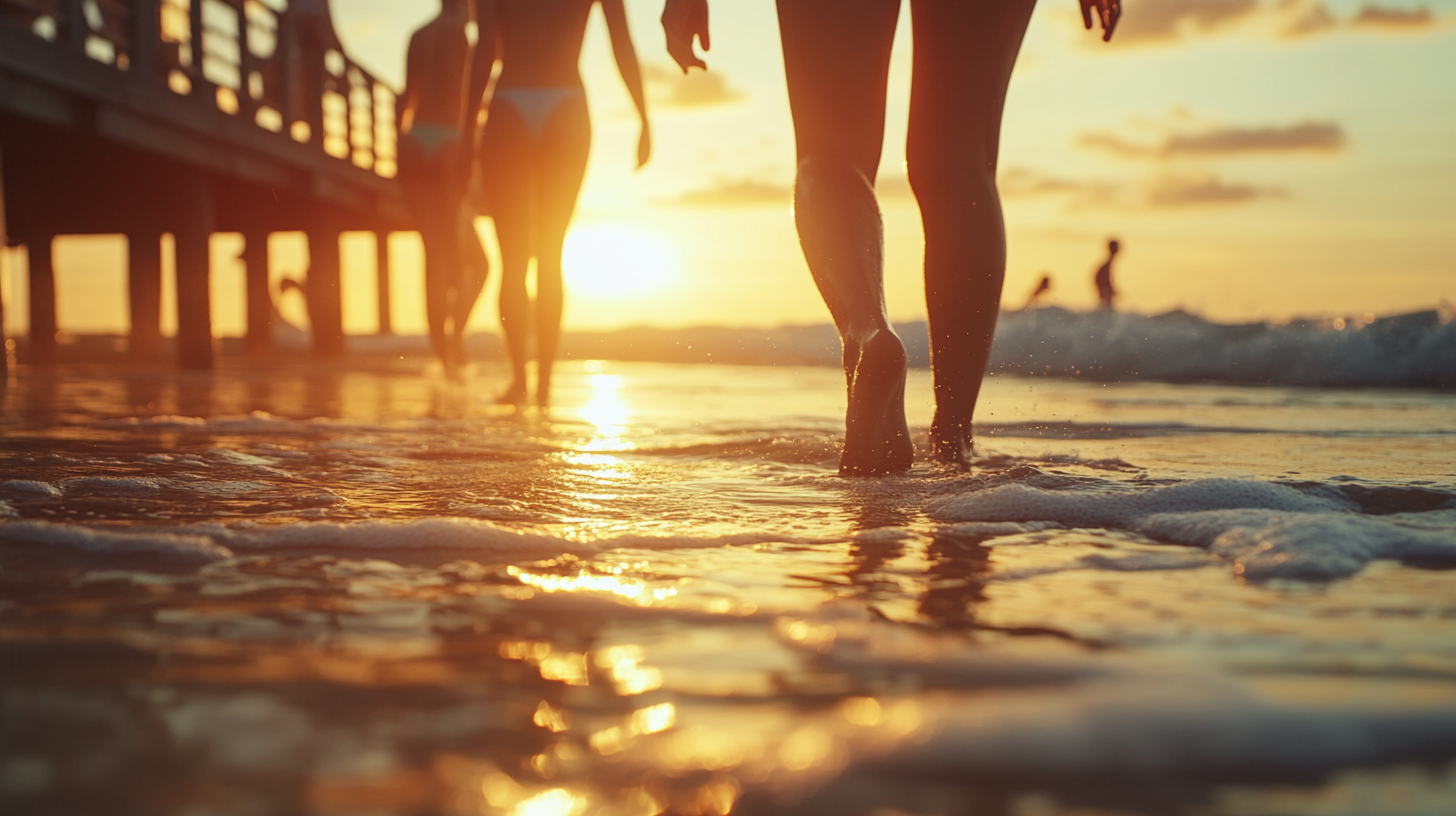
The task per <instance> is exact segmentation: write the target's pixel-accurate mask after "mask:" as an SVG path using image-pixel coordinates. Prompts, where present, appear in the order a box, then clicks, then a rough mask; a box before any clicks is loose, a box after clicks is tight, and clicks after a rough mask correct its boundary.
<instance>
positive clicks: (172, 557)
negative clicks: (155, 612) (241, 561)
mask: <svg viewBox="0 0 1456 816" xmlns="http://www.w3.org/2000/svg"><path fill="white" fill-rule="evenodd" d="M0 543H3V544H18V545H29V546H32V547H37V548H42V549H46V550H52V551H54V550H64V551H67V552H69V553H72V554H82V555H93V556H113V557H156V558H162V559H164V560H168V561H175V562H178V563H182V564H197V565H201V564H209V563H212V562H214V561H222V560H224V559H227V558H232V557H233V553H232V551H231V550H229V549H228V548H227V547H225V546H222V545H220V544H218V543H216V542H215V541H213V539H211V538H209V537H207V536H201V535H194V534H189V533H181V532H173V531H132V530H116V529H110V528H102V527H83V526H81V525H76V524H53V523H50V522H45V521H11V522H6V523H5V524H0Z"/></svg>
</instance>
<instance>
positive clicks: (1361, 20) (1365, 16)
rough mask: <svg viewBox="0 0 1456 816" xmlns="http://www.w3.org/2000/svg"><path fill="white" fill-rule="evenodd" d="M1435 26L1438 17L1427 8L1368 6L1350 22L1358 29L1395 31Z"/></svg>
mask: <svg viewBox="0 0 1456 816" xmlns="http://www.w3.org/2000/svg"><path fill="white" fill-rule="evenodd" d="M1435 24H1436V16H1435V15H1434V14H1432V13H1431V10H1430V9H1428V8H1426V7H1425V6H1422V7H1420V8H1417V9H1396V8H1384V7H1381V6H1376V5H1366V6H1364V7H1363V8H1361V9H1360V13H1359V14H1356V15H1355V17H1354V18H1353V19H1352V20H1350V25H1352V26H1354V27H1356V28H1384V29H1395V30H1409V29H1413V28H1429V27H1431V26H1433V25H1435Z"/></svg>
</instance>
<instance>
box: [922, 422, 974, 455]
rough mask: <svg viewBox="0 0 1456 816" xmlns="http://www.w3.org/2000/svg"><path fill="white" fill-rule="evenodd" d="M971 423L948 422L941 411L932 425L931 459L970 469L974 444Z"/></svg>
mask: <svg viewBox="0 0 1456 816" xmlns="http://www.w3.org/2000/svg"><path fill="white" fill-rule="evenodd" d="M972 440H973V437H972V436H971V423H970V422H963V421H960V420H947V419H945V418H944V417H942V416H941V414H940V412H939V411H936V412H935V420H934V421H932V422H931V423H930V458H931V459H934V460H935V461H937V462H943V463H945V464H947V465H958V466H960V467H970V464H971V454H972V450H973V447H974V442H973V441H972Z"/></svg>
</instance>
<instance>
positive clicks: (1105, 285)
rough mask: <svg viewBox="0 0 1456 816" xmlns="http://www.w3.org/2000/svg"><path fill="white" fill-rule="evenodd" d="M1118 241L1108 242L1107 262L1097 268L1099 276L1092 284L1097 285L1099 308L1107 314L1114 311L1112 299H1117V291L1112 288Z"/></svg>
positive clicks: (1095, 277) (1093, 279)
mask: <svg viewBox="0 0 1456 816" xmlns="http://www.w3.org/2000/svg"><path fill="white" fill-rule="evenodd" d="M1117 250H1118V243H1117V239H1115V238H1114V239H1113V240H1111V241H1108V242H1107V260H1106V261H1103V262H1102V265H1101V266H1099V267H1097V274H1096V275H1095V276H1094V277H1093V278H1092V282H1093V283H1095V284H1096V285H1097V301H1098V303H1099V308H1101V309H1102V310H1103V311H1105V312H1110V311H1112V310H1113V307H1112V299H1113V298H1115V297H1117V290H1116V289H1114V288H1112V261H1113V260H1114V259H1115V258H1117Z"/></svg>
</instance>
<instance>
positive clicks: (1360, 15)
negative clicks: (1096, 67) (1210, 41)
mask: <svg viewBox="0 0 1456 816" xmlns="http://www.w3.org/2000/svg"><path fill="white" fill-rule="evenodd" d="M1438 22H1439V21H1438V20H1437V18H1436V15H1435V14H1433V13H1432V12H1431V10H1430V9H1429V8H1427V7H1425V6H1417V7H1414V8H1405V7H1399V6H1388V5H1383V4H1379V3H1369V4H1366V5H1365V6H1364V7H1363V8H1361V9H1360V11H1359V12H1357V13H1356V14H1354V15H1353V16H1349V17H1340V16H1337V15H1336V14H1335V13H1334V12H1333V11H1331V10H1330V8H1329V6H1327V5H1326V4H1325V3H1324V0H1264V1H1262V2H1261V0H1127V3H1126V11H1125V13H1124V15H1123V18H1122V24H1121V25H1119V26H1118V29H1117V36H1115V37H1113V38H1112V45H1113V46H1117V47H1127V48H1131V47H1136V46H1143V45H1157V44H1171V43H1177V42H1182V41H1187V40H1192V39H1198V38H1202V37H1211V36H1216V35H1219V34H1224V33H1230V32H1235V31H1237V32H1241V33H1249V34H1262V35H1264V36H1270V37H1273V38H1275V39H1284V40H1292V39H1300V38H1304V37H1310V36H1315V35H1319V34H1329V33H1333V32H1336V31H1342V30H1348V31H1364V32H1372V33H1410V32H1418V31H1424V30H1428V29H1432V28H1434V27H1436V25H1437V23H1438ZM1079 25H1080V21H1079Z"/></svg>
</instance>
